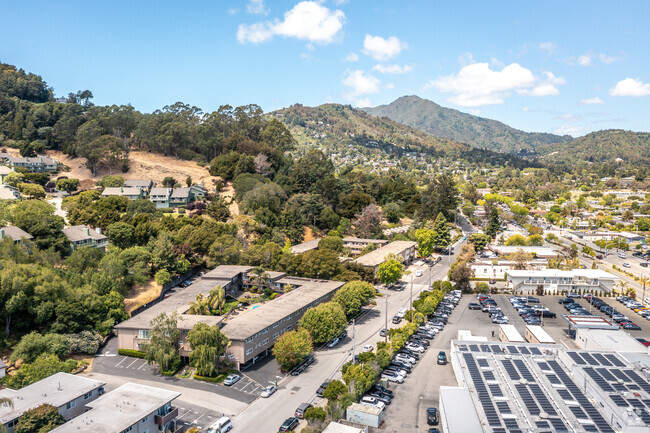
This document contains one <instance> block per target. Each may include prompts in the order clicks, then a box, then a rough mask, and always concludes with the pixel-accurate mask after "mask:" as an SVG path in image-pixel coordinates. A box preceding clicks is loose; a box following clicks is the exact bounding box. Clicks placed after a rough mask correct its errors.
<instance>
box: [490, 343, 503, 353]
mask: <svg viewBox="0 0 650 433" xmlns="http://www.w3.org/2000/svg"><path fill="white" fill-rule="evenodd" d="M490 349H492V353H501V346H497V345H496V344H493V345H491V346H490Z"/></svg>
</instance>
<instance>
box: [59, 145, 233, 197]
mask: <svg viewBox="0 0 650 433" xmlns="http://www.w3.org/2000/svg"><path fill="white" fill-rule="evenodd" d="M47 153H48V155H49V156H51V157H53V158H55V159H56V160H57V161H59V162H61V163H62V164H65V165H66V166H68V167H70V171H67V172H61V173H60V175H62V176H67V177H71V178H77V179H80V180H82V184H87V182H83V181H84V180H92V181H96V180H99V179H101V178H102V177H104V176H106V175H108V174H110V173H109V171H108V170H107V169H100V170H98V172H97V176H93V175H92V173H91V171H90V170H88V169H87V168H86V160H85V158H74V157H71V156H69V155H65V154H64V153H63V152H59V151H52V150H50V151H48V152H47ZM129 162H130V167H129V171H128V172H126V173H122V172H121V171H114V172H113V174H118V175H120V176H122V177H124V178H125V179H127V180H129V179H152V180H153V181H155V182H156V183H158V184H161V183H162V180H163V179H164V178H165V177H167V176H171V177H173V178H175V179H176V180H178V181H179V182H181V183H182V184H184V183H185V179H186V178H187V176H191V177H192V180H193V181H194V182H195V183H201V182H202V183H203V185H204V186H205V187H206V188H208V190H210V191H214V182H213V181H217V180H220V179H221V178H219V177H216V176H210V173H208V170H207V169H206V168H205V167H200V166H199V165H198V164H197V163H196V162H194V161H185V160H180V159H176V158H174V157H171V156H163V155H159V154H155V153H149V152H141V151H135V152H131V153H130V154H129Z"/></svg>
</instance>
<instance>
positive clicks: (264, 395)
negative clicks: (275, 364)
mask: <svg viewBox="0 0 650 433" xmlns="http://www.w3.org/2000/svg"><path fill="white" fill-rule="evenodd" d="M277 389H278V388H277V387H276V386H275V385H271V386H267V387H266V388H264V391H262V394H261V395H260V397H262V398H268V397H271V396H272V395H273V393H275V391H277Z"/></svg>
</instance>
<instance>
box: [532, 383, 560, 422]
mask: <svg viewBox="0 0 650 433" xmlns="http://www.w3.org/2000/svg"><path fill="white" fill-rule="evenodd" d="M529 387H530V390H531V392H532V393H533V395H534V396H535V398H536V399H537V402H538V403H539V405H540V406H541V407H542V409H543V410H544V412H546V413H547V414H549V415H557V412H556V411H555V408H554V407H553V405H552V404H551V402H550V401H549V400H548V398H547V397H546V394H544V392H543V391H542V388H541V387H540V386H539V385H538V384H536V383H531V384H530V385H529Z"/></svg>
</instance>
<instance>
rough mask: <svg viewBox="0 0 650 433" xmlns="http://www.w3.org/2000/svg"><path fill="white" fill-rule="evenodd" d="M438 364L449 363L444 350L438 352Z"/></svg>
mask: <svg viewBox="0 0 650 433" xmlns="http://www.w3.org/2000/svg"><path fill="white" fill-rule="evenodd" d="M438 365H447V354H446V353H445V352H444V351H442V350H441V351H440V352H438Z"/></svg>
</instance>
